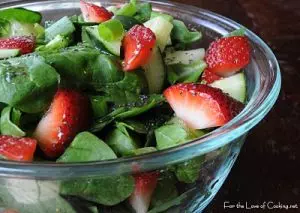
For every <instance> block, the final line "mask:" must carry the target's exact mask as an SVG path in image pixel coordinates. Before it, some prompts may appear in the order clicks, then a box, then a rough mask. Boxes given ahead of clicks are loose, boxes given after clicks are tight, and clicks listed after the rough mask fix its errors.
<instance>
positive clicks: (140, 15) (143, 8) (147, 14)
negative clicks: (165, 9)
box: [134, 3, 152, 23]
mask: <svg viewBox="0 0 300 213" xmlns="http://www.w3.org/2000/svg"><path fill="white" fill-rule="evenodd" d="M151 12H152V5H151V4H150V3H139V4H137V12H136V14H135V15H134V18H135V19H136V20H138V21H139V22H141V23H144V22H146V21H148V20H149V19H150V18H151Z"/></svg>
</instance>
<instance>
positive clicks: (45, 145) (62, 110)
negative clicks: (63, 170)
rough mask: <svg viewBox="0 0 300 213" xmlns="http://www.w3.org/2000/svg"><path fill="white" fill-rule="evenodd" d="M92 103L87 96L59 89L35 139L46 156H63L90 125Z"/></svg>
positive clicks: (39, 125)
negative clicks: (67, 148) (73, 141)
mask: <svg viewBox="0 0 300 213" xmlns="http://www.w3.org/2000/svg"><path fill="white" fill-rule="evenodd" d="M90 119H91V116H90V102H89V99H88V97H87V96H85V95H83V94H81V93H79V92H77V91H74V90H69V89H59V90H58V91H57V93H56V94H55V96H54V99H53V101H52V104H51V106H50V109H49V110H48V112H47V113H46V114H45V116H44V117H43V118H42V120H41V121H40V122H39V124H38V126H37V128H36V130H35V132H34V137H35V138H36V139H37V140H38V143H39V146H40V148H41V150H42V151H43V152H44V153H45V155H46V156H48V157H51V158H54V157H58V156H59V155H61V154H62V153H63V152H64V150H65V148H66V147H67V146H68V145H69V143H70V142H71V141H72V139H73V138H74V137H75V136H76V134H77V133H78V132H80V131H82V130H84V129H86V128H87V127H88V125H89V123H90V122H89V121H90Z"/></svg>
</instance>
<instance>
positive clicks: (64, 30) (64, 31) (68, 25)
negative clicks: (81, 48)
mask: <svg viewBox="0 0 300 213" xmlns="http://www.w3.org/2000/svg"><path fill="white" fill-rule="evenodd" d="M74 31H75V26H74V24H73V23H72V21H71V20H70V19H69V18H68V17H66V16H64V17H62V18H61V19H59V20H58V21H57V22H55V23H54V24H52V25H51V26H50V27H48V28H47V29H46V30H45V37H46V40H47V41H51V40H52V39H54V38H55V37H56V36H57V35H62V36H69V35H70V34H72V33H73V32H74Z"/></svg>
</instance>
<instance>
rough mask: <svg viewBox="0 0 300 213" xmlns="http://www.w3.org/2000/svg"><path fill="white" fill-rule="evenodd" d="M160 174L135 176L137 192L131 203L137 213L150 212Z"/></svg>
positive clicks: (151, 173) (131, 197)
mask: <svg viewBox="0 0 300 213" xmlns="http://www.w3.org/2000/svg"><path fill="white" fill-rule="evenodd" d="M158 177H159V172H156V171H155V172H147V173H140V174H137V175H135V176H134V179H135V190H134V192H133V193H132V194H131V196H130V198H129V203H130V204H131V206H132V208H133V209H134V210H135V212H136V213H146V212H147V211H148V208H149V205H150V201H151V197H152V194H153V192H154V190H155V188H156V184H157V180H158Z"/></svg>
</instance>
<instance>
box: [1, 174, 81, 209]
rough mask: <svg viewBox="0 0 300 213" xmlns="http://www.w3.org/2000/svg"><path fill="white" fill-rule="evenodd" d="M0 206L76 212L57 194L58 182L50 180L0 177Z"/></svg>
mask: <svg viewBox="0 0 300 213" xmlns="http://www.w3.org/2000/svg"><path fill="white" fill-rule="evenodd" d="M0 206H4V207H7V208H11V209H16V210H18V211H19V212H22V213H33V212H34V213H53V212H63V213H76V211H75V210H74V209H73V207H72V206H71V205H70V204H69V203H68V202H67V201H66V200H65V199H64V198H62V197H61V196H60V195H59V187H58V184H57V183H55V182H50V181H39V180H27V179H13V178H8V179H0Z"/></svg>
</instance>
